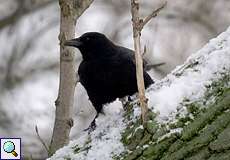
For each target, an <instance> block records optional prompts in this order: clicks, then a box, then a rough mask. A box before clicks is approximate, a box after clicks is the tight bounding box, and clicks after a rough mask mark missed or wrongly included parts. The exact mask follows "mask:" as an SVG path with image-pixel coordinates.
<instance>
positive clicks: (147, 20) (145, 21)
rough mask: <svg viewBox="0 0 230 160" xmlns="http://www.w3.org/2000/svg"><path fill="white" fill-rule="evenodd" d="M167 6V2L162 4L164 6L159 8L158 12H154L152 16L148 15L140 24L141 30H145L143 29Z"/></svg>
mask: <svg viewBox="0 0 230 160" xmlns="http://www.w3.org/2000/svg"><path fill="white" fill-rule="evenodd" d="M166 5H167V1H165V3H164V4H162V6H160V7H159V8H157V9H156V10H154V11H153V12H152V13H151V14H150V15H148V16H147V17H146V18H145V19H144V20H143V21H142V23H141V24H140V28H141V30H142V29H143V27H144V26H145V25H146V24H147V23H148V22H149V21H150V20H151V19H152V18H154V17H156V16H157V15H158V13H159V12H160V11H161V10H162V9H164V8H165V6H166Z"/></svg>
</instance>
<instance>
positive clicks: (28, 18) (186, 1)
mask: <svg viewBox="0 0 230 160" xmlns="http://www.w3.org/2000/svg"><path fill="white" fill-rule="evenodd" d="M163 2H164V1H162V0H142V3H141V15H142V16H143V17H144V16H146V15H147V14H149V13H150V12H151V11H152V10H153V9H156V8H158V7H159V6H160V5H161V4H162V3H163ZM59 14H60V13H59V6H58V1H57V0H0V90H1V92H0V137H21V138H22V145H23V150H22V152H23V155H24V156H25V157H33V158H34V159H42V158H44V157H46V156H47V154H46V151H45V149H44V147H43V146H42V145H41V143H40V141H39V140H38V137H37V135H36V132H35V126H37V127H38V131H39V134H40V136H41V137H42V138H43V139H44V141H45V142H46V143H47V144H49V142H50V138H51V135H52V127H53V122H54V112H55V105H54V101H55V100H56V97H57V92H58V81H59V44H58V43H59V42H58V34H59ZM229 24H230V1H229V0H193V1H191V0H169V1H168V5H167V7H166V8H165V9H164V10H163V11H161V13H160V14H159V15H158V17H156V18H154V19H152V20H151V22H150V23H149V24H148V25H147V26H146V27H145V28H144V30H143V33H142V45H143V46H144V45H146V46H147V52H146V54H145V57H144V58H145V59H146V60H147V61H148V63H151V64H156V63H162V62H163V63H165V64H164V65H162V66H159V67H157V68H153V69H152V70H151V71H150V74H151V76H152V77H153V78H154V79H156V80H160V79H162V78H164V77H165V76H166V75H167V74H168V73H169V72H170V71H171V70H173V69H174V68H175V67H176V66H177V65H179V64H182V63H183V62H184V61H185V60H186V58H187V57H188V56H189V55H190V54H193V53H195V52H196V51H197V50H199V49H200V48H201V47H202V46H203V45H204V44H205V43H207V42H208V41H209V39H211V38H213V37H216V36H217V35H218V34H219V33H221V32H223V31H225V30H226V29H227V28H228V26H229ZM87 31H98V32H103V33H104V34H106V35H107V37H109V38H110V39H111V40H113V41H114V42H115V43H117V44H119V45H123V46H125V47H128V48H133V40H132V26H131V15H130V1H128V0H95V1H94V2H93V4H92V5H91V6H90V8H89V9H88V10H86V12H85V13H84V14H83V15H82V16H81V17H80V18H79V19H78V21H77V28H76V36H80V35H81V34H83V33H84V32H87ZM76 52H77V54H76V55H77V56H76V67H77V66H78V65H79V62H80V61H81V56H80V54H79V51H77V50H76ZM74 107H75V111H74V115H75V116H74V117H75V118H74V119H75V126H74V128H73V129H72V131H71V137H72V139H76V138H77V137H79V135H80V134H81V133H82V130H83V129H84V128H85V127H87V125H88V123H89V122H90V118H89V117H90V115H92V114H93V112H94V110H93V108H92V107H91V103H90V102H89V101H88V97H87V95H86V92H85V90H84V88H83V87H82V86H81V85H79V84H78V85H77V88H76V93H75V106H74ZM91 117H92V116H91Z"/></svg>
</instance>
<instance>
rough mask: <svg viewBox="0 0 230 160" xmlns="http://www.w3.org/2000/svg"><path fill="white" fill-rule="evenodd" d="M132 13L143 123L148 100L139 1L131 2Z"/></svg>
mask: <svg viewBox="0 0 230 160" xmlns="http://www.w3.org/2000/svg"><path fill="white" fill-rule="evenodd" d="M131 13H132V22H133V39H134V49H135V60H136V77H137V86H138V94H139V98H140V106H141V115H142V121H143V123H145V122H146V113H147V111H148V105H147V98H146V97H145V83H144V76H143V59H142V56H141V42H140V35H141V30H140V28H139V26H140V19H139V2H138V0H137V1H136V0H131Z"/></svg>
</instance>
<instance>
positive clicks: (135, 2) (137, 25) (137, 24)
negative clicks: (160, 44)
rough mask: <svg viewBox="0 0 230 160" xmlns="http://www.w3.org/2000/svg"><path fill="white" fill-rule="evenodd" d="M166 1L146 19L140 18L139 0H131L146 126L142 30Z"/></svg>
mask: <svg viewBox="0 0 230 160" xmlns="http://www.w3.org/2000/svg"><path fill="white" fill-rule="evenodd" d="M166 4H167V3H166V2H165V3H164V4H163V5H162V6H161V7H159V8H157V9H156V10H154V11H153V12H152V13H151V14H150V15H148V16H147V17H146V18H145V19H144V20H143V19H140V16H139V0H131V14H132V22H133V40H134V49H135V60H136V77H137V86H138V94H139V99H140V106H141V116H142V123H143V124H144V126H145V123H146V121H147V112H148V99H147V98H146V97H145V83H144V76H143V59H142V54H141V42H140V38H141V31H142V29H143V28H144V26H145V25H146V24H147V23H148V22H149V21H150V20H151V19H152V18H153V17H156V16H157V14H158V13H159V12H160V11H161V10H162V9H163V8H164V7H165V6H166Z"/></svg>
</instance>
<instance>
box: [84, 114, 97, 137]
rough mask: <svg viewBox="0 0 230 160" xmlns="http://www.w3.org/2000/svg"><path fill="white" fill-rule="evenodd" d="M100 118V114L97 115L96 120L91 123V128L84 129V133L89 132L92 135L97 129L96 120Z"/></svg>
mask: <svg viewBox="0 0 230 160" xmlns="http://www.w3.org/2000/svg"><path fill="white" fill-rule="evenodd" d="M98 116H99V113H97V114H96V116H95V118H94V119H93V121H92V122H91V123H90V125H89V127H88V128H86V129H84V131H88V133H91V132H92V131H94V130H95V129H96V121H95V120H96V118H97V117H98Z"/></svg>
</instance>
